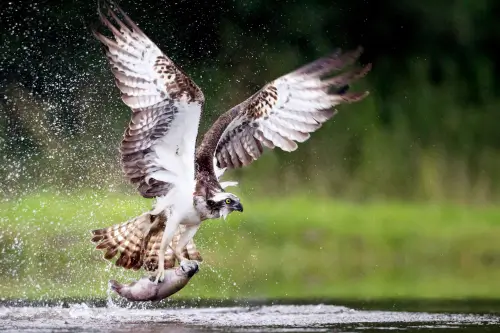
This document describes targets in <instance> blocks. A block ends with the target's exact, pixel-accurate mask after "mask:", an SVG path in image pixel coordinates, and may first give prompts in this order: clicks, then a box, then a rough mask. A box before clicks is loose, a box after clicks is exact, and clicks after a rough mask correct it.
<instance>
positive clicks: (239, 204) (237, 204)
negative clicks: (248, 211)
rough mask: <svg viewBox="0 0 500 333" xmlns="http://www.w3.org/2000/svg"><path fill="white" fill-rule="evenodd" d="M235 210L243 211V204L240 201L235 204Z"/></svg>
mask: <svg viewBox="0 0 500 333" xmlns="http://www.w3.org/2000/svg"><path fill="white" fill-rule="evenodd" d="M233 210H237V211H238V212H243V205H242V204H241V203H239V202H238V203H236V204H235V205H234V206H233Z"/></svg>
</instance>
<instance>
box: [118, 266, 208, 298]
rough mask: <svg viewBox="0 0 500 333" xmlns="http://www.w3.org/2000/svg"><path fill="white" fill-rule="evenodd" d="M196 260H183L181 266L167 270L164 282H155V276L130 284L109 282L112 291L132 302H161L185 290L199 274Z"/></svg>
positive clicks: (145, 277)
mask: <svg viewBox="0 0 500 333" xmlns="http://www.w3.org/2000/svg"><path fill="white" fill-rule="evenodd" d="M198 271H199V266H198V262H197V261H196V260H182V261H181V262H180V264H179V266H177V267H174V268H171V269H167V270H165V279H164V280H163V282H158V283H157V282H155V277H154V276H144V277H142V278H141V279H139V280H137V281H133V282H132V283H130V284H122V283H119V282H118V281H116V280H109V286H110V288H111V290H113V291H114V292H116V293H117V294H118V295H120V296H121V297H123V298H126V299H127V300H129V301H132V302H147V301H152V302H155V301H161V300H163V299H165V298H167V297H169V296H172V295H173V294H175V293H177V292H178V291H180V290H181V289H182V288H184V287H185V286H186V285H187V284H188V282H189V281H190V280H191V278H192V277H193V276H194V275H195V274H196V273H198Z"/></svg>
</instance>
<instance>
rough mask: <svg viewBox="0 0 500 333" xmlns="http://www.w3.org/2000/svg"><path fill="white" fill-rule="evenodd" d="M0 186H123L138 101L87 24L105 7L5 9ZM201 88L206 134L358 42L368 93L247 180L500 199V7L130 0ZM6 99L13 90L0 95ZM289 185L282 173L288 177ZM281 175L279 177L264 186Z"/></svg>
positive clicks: (388, 194)
mask: <svg viewBox="0 0 500 333" xmlns="http://www.w3.org/2000/svg"><path fill="white" fill-rule="evenodd" d="M1 6H2V8H1V9H2V11H1V14H0V20H1V21H2V22H3V23H5V24H2V25H1V27H0V33H1V36H2V43H0V54H2V56H0V68H1V71H0V110H1V111H0V133H1V134H0V159H1V165H2V166H1V167H0V177H2V179H5V181H3V182H2V191H1V192H2V194H3V195H4V196H12V195H18V194H27V193H33V192H36V191H38V190H40V188H44V187H46V186H49V187H59V188H66V189H67V188H68V187H73V188H88V187H92V188H107V187H108V186H121V187H122V188H123V189H124V190H131V189H130V187H128V186H127V185H126V184H125V183H124V181H123V180H122V179H121V174H120V170H119V165H118V156H117V145H118V143H119V141H120V138H121V135H122V133H123V130H124V127H125V125H126V123H127V121H128V119H129V117H130V111H129V110H128V109H127V108H126V107H125V106H124V105H123V103H122V102H121V100H120V98H119V95H118V91H117V89H116V88H115V87H114V83H113V82H114V80H113V78H112V75H111V73H110V71H109V68H108V66H107V64H106V60H105V57H104V55H103V52H102V49H101V47H100V45H99V43H98V42H97V41H96V40H94V39H93V37H92V36H91V34H90V30H89V28H90V27H91V26H92V25H94V24H96V23H97V14H96V6H97V3H94V2H92V1H91V2H85V1H71V2H68V1H61V0H46V1H40V2H33V3H31V4H29V3H23V4H22V3H9V4H7V3H5V4H2V5H1ZM121 6H122V7H123V8H124V9H125V10H126V11H127V12H128V13H129V14H130V15H131V16H132V18H133V19H134V20H135V21H137V22H138V23H139V24H140V26H141V27H142V28H143V29H144V30H145V31H146V33H147V34H148V35H150V36H151V38H152V39H153V40H154V41H155V42H156V43H158V45H159V46H160V48H162V49H163V50H164V51H165V52H166V53H167V54H168V55H169V56H171V57H172V58H173V59H174V61H175V62H176V63H177V64H178V65H180V66H181V67H182V68H183V69H184V70H186V71H187V72H188V73H189V74H190V75H191V76H192V77H193V78H194V80H195V81H196V82H197V83H199V85H200V86H201V87H202V88H203V90H204V92H205V95H206V97H207V107H206V112H205V113H204V116H203V121H202V124H201V129H200V131H201V132H202V133H203V132H204V131H205V130H206V129H207V128H208V126H209V125H210V124H211V123H212V122H213V121H214V120H215V119H216V117H217V116H218V115H219V114H220V113H222V112H223V111H225V110H227V109H228V108H229V107H231V106H232V105H235V104H237V103H239V102H240V101H242V100H243V99H245V98H246V97H248V96H250V95H251V94H252V93H253V92H254V91H255V90H256V89H258V88H259V87H261V86H262V85H263V84H264V83H265V82H268V81H270V80H272V79H274V78H276V77H277V76H279V75H282V74H285V73H286V72H288V71H290V70H293V69H294V68H296V67H297V66H300V65H301V64H304V63H306V62H309V61H312V60H313V59H315V58H317V57H320V56H322V55H325V54H327V53H328V52H331V51H332V50H333V49H334V48H335V47H342V48H352V47H355V46H356V45H363V46H364V48H365V50H366V53H365V54H364V55H363V57H362V59H361V61H362V62H364V63H366V62H372V63H373V64H374V69H373V70H372V72H371V73H370V74H369V75H368V77H366V78H365V79H363V80H362V81H361V82H359V83H358V84H355V86H354V88H353V89H366V88H368V89H369V90H370V91H371V95H370V96H369V98H368V99H366V100H365V101H363V102H361V103H358V104H356V105H347V106H343V107H340V109H341V113H340V114H339V115H338V116H337V117H336V118H335V119H334V120H332V121H330V122H329V123H327V124H326V125H325V126H324V127H323V128H322V129H321V130H320V131H318V132H317V133H315V134H314V135H313V136H312V138H311V140H310V141H308V142H307V143H304V144H301V145H300V148H299V150H298V151H296V152H295V153H293V154H287V153H283V152H280V151H275V152H269V153H268V154H267V155H268V156H266V158H265V159H263V160H259V162H258V163H255V164H254V165H252V166H250V167H248V168H246V169H245V170H241V171H237V172H234V173H233V174H234V176H235V177H237V178H242V180H243V181H246V182H248V183H250V184H252V187H251V188H252V189H253V191H257V192H262V193H266V194H268V195H270V194H276V195H281V194H283V193H290V191H296V192H302V191H304V190H307V191H313V192H314V193H316V194H324V195H330V196H336V197H343V198H346V199H356V200H364V199H373V198H375V199H380V198H404V199H416V200H451V201H456V202H478V203H482V202H496V201H498V199H499V197H500V171H499V170H500V153H499V148H500V132H499V131H498V130H497V124H496V123H497V122H496V120H497V117H498V115H499V106H500V97H498V96H500V88H499V87H500V85H499V80H498V79H497V78H498V77H499V75H498V74H500V68H499V65H498V62H496V61H494V59H498V58H499V57H500V51H498V48H496V47H493V46H494V45H495V44H496V43H498V42H497V41H498V40H500V22H499V21H498V19H497V17H496V15H495V14H494V13H498V12H500V3H498V2H497V1H494V0H480V1H467V0H461V1H450V0H448V1H430V0H425V1H419V2H415V1H399V0H398V1H396V0H384V1H377V2H375V1H370V2H368V1H347V0H338V1H335V2H332V1H326V0H313V1H305V0H304V1H301V0H290V1H286V2H281V1H279V2H278V1H274V2H272V1H263V0H253V1H245V2H240V1H214V2H207V1H176V2H174V1H159V2H158V1H155V2H154V1H150V2H147V1H132V0H130V1H122V2H121ZM2 96H3V97H2ZM284 180H286V181H287V182H285V183H283V181H284ZM269 184H280V186H269Z"/></svg>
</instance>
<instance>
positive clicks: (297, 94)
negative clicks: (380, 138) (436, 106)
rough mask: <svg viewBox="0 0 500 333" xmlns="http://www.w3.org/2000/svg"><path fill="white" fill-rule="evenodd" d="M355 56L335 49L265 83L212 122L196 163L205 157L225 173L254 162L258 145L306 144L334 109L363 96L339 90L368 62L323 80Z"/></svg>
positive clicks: (366, 68)
mask: <svg viewBox="0 0 500 333" xmlns="http://www.w3.org/2000/svg"><path fill="white" fill-rule="evenodd" d="M361 52H362V49H361V48H358V49H356V50H353V51H349V52H345V53H342V52H340V51H337V52H335V53H333V54H332V55H330V56H326V57H324V58H321V59H318V60H316V61H314V62H312V63H310V64H307V65H305V66H303V67H301V68H299V69H297V70H295V71H293V72H291V73H289V74H286V75H284V76H282V77H280V78H278V79H276V80H274V81H272V82H270V83H268V84H266V85H265V86H264V87H263V88H262V89H260V90H259V91H258V92H256V93H255V94H254V95H253V96H251V97H250V98H248V99H247V100H246V101H244V102H243V103H241V104H239V105H237V106H235V107H234V108H232V109H231V110H229V111H228V112H226V113H225V114H223V115H222V116H221V117H220V118H219V119H218V120H217V121H216V122H215V123H214V125H213V126H212V128H211V129H210V130H209V131H208V132H207V134H206V135H205V136H204V138H203V141H202V144H201V145H200V147H199V149H198V152H197V161H202V160H203V159H206V160H208V157H206V156H209V155H210V154H211V156H215V159H216V163H217V165H216V166H217V167H224V168H229V169H231V168H239V167H242V166H245V165H248V164H250V163H251V162H253V161H254V160H257V159H258V158H259V157H260V156H261V155H262V146H266V147H268V148H270V149H273V148H275V147H279V148H280V149H282V150H284V151H288V152H291V151H294V150H296V149H297V147H298V145H297V143H301V142H305V141H307V140H308V139H309V138H310V135H311V133H313V132H315V131H317V130H318V129H319V128H320V127H321V126H322V124H323V123H324V122H326V121H328V120H329V119H331V118H332V117H333V116H334V115H335V114H336V110H335V109H334V107H335V106H337V105H339V104H344V103H353V102H357V101H360V100H362V99H363V98H365V97H366V96H367V95H368V92H367V91H363V92H346V91H345V90H346V88H347V87H348V85H349V84H350V83H351V82H353V81H355V80H357V79H359V78H361V77H363V76H365V75H366V74H367V73H368V72H369V70H370V69H371V65H370V64H368V65H367V66H364V67H362V68H354V69H351V70H348V71H346V72H344V73H340V74H337V75H336V76H333V77H325V76H329V75H331V74H332V73H333V72H335V71H339V70H342V69H344V68H345V67H347V66H350V65H352V64H353V63H354V62H355V61H356V60H357V59H358V58H359V56H360V55H361ZM257 144H258V146H257ZM228 157H230V158H228Z"/></svg>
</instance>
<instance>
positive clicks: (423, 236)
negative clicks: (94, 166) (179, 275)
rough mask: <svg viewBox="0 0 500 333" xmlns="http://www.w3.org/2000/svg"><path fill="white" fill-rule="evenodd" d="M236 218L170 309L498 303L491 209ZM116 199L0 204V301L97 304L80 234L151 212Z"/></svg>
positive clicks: (203, 234) (101, 268) (205, 248)
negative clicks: (340, 301)
mask: <svg viewBox="0 0 500 333" xmlns="http://www.w3.org/2000/svg"><path fill="white" fill-rule="evenodd" d="M243 200H244V203H245V213H244V214H241V215H240V214H236V213H235V214H232V215H231V216H230V217H229V218H228V220H226V221H223V220H220V221H219V220H214V221H211V222H208V223H205V224H204V225H203V226H202V228H201V230H200V232H199V233H198V234H197V236H196V238H195V239H196V242H197V244H198V246H199V247H200V250H201V252H202V255H203V256H204V259H205V262H204V264H203V266H202V267H201V270H200V273H199V274H198V275H197V276H196V277H195V278H193V280H192V281H191V283H190V284H189V285H188V287H186V288H185V289H184V290H182V291H181V292H180V293H178V294H177V295H175V296H174V298H198V297H200V298H234V297H238V298H239V297H245V298H263V297H265V298H268V297H270V298H297V297H298V298H312V297H344V298H361V299H370V298H372V299H379V298H407V297H416V298H463V297H486V298H489V297H499V296H500V291H499V289H498V288H497V282H498V281H499V279H500V268H499V267H500V266H499V265H498V239H500V223H499V221H500V209H499V208H496V207H466V206H454V205H445V204H443V205H435V204H423V203H422V204H416V203H414V204H409V203H397V202H392V203H390V202H372V203H362V204H361V203H360V204H355V203H347V202H338V201H334V200H332V199H326V198H312V199H311V198H309V199H306V198H300V197H296V198H288V199H277V198H270V199H266V200H263V199H258V198H256V197H255V196H249V197H248V198H246V197H245V196H243ZM149 204H150V203H149V202H148V201H147V200H142V199H137V197H136V196H133V197H129V196H125V195H119V194H116V193H95V192H87V193H84V194H81V193H80V194H69V195H62V194H59V195H57V194H54V193H45V194H43V195H33V196H30V197H24V198H21V199H18V200H12V201H9V202H5V203H2V204H1V206H0V210H1V211H2V218H1V220H0V230H2V231H3V232H2V233H1V234H0V249H2V256H1V257H0V278H1V281H2V283H1V284H0V297H2V298H29V299H41V298H42V299H43V298H45V299H53V298H58V297H84V298H85V297H106V295H107V294H106V289H107V281H108V279H110V278H117V279H118V280H122V281H127V279H129V278H138V277H140V276H141V274H142V273H139V272H126V273H124V272H123V270H121V269H116V268H114V267H113V266H112V265H111V264H109V263H105V262H104V260H103V259H102V258H101V253H100V252H98V251H96V250H94V249H93V245H92V244H91V243H90V241H89V235H90V233H89V230H90V229H93V228H98V227H103V226H107V225H111V224H114V223H119V222H122V221H124V220H126V219H128V218H131V217H133V216H135V215H138V214H139V213H141V212H142V211H144V210H146V209H148V208H149Z"/></svg>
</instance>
